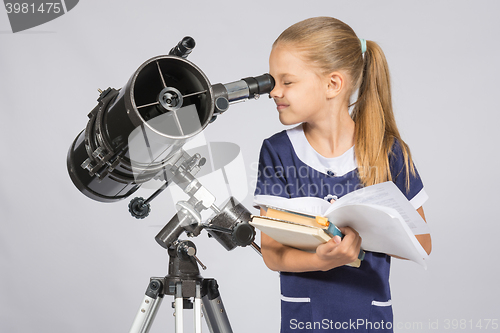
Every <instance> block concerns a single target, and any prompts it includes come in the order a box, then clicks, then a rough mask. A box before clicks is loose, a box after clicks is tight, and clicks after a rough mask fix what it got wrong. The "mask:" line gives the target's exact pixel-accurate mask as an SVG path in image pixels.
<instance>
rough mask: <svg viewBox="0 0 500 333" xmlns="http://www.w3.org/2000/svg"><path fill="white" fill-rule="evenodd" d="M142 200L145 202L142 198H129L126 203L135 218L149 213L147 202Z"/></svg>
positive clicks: (149, 208) (141, 217)
mask: <svg viewBox="0 0 500 333" xmlns="http://www.w3.org/2000/svg"><path fill="white" fill-rule="evenodd" d="M144 202H145V200H144V198H141V197H137V198H134V199H132V200H130V203H129V204H128V211H129V212H130V214H132V216H133V217H135V218H136V219H143V218H145V217H146V216H148V215H149V212H150V211H151V207H150V206H149V203H144Z"/></svg>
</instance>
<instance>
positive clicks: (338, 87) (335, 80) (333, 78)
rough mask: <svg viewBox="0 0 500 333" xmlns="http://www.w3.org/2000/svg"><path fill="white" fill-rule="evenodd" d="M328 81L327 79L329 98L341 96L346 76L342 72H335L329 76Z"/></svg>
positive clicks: (327, 94)
mask: <svg viewBox="0 0 500 333" xmlns="http://www.w3.org/2000/svg"><path fill="white" fill-rule="evenodd" d="M326 79H327V91H326V96H327V98H334V97H337V96H338V95H340V93H341V92H342V90H343V88H344V85H345V82H346V81H345V79H344V75H342V73H340V72H333V73H330V74H328V75H327V78H326Z"/></svg>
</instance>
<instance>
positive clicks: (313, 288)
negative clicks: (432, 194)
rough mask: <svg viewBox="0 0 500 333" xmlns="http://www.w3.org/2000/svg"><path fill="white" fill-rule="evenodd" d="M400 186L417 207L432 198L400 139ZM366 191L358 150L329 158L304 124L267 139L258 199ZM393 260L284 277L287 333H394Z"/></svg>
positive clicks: (396, 177) (396, 172) (395, 161)
mask: <svg viewBox="0 0 500 333" xmlns="http://www.w3.org/2000/svg"><path fill="white" fill-rule="evenodd" d="M389 164H390V170H391V175H392V178H393V181H394V183H395V184H396V185H397V186H398V187H399V188H400V190H401V191H402V192H403V194H405V196H406V197H407V198H408V200H410V202H411V203H412V205H413V206H414V207H415V209H416V208H419V207H420V206H422V204H423V203H424V202H425V200H426V199H427V194H426V193H425V190H424V188H423V184H422V181H421V179H420V177H419V175H418V173H416V175H415V176H412V175H411V174H410V187H409V190H408V191H407V189H406V171H405V168H404V158H403V153H402V150H401V147H400V145H399V142H397V140H396V141H395V142H394V145H393V147H392V153H391V154H390V155H389ZM360 187H361V184H360V181H359V178H358V173H357V165H356V157H355V156H354V147H352V148H351V149H349V150H348V151H346V152H345V153H344V154H343V155H341V156H338V157H334V158H325V157H323V156H321V155H320V154H319V153H317V152H316V151H315V150H314V149H313V148H312V147H311V145H310V144H309V142H308V141H307V139H306V137H305V134H304V132H303V129H302V125H299V126H297V127H295V128H292V129H289V130H285V131H282V132H280V133H277V134H275V135H273V136H272V137H270V138H268V139H266V140H264V142H263V145H262V148H261V151H260V160H259V173H258V177H257V186H256V190H255V195H263V194H266V195H275V196H281V197H284V198H295V197H304V196H311V197H319V198H324V199H326V200H329V199H331V198H341V197H342V196H344V195H345V194H347V193H350V192H352V191H354V190H356V189H359V188H360ZM390 262H391V258H390V257H389V256H388V255H386V254H382V253H375V252H369V251H367V252H366V255H365V258H364V260H363V261H362V263H361V266H360V267H359V268H354V267H349V266H342V267H337V268H334V269H332V270H330V271H327V272H322V271H317V272H306V273H290V272H280V284H281V294H282V296H281V300H282V301H281V332H282V333H284V332H325V331H328V330H331V331H341V332H357V333H362V332H392V331H393V330H392V321H393V315H392V305H391V293H390V287H389V271H390Z"/></svg>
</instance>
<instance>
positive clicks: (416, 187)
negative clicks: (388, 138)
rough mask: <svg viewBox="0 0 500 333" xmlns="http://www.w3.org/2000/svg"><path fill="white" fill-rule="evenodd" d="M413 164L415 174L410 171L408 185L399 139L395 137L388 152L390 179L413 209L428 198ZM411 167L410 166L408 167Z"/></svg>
mask: <svg viewBox="0 0 500 333" xmlns="http://www.w3.org/2000/svg"><path fill="white" fill-rule="evenodd" d="M413 166H414V169H415V174H413V173H412V172H411V171H410V174H409V180H410V181H409V186H408V183H407V174H408V173H407V171H406V168H405V164H404V155H403V150H402V149H401V145H400V143H399V141H398V140H397V139H396V140H395V141H394V144H393V146H392V152H391V153H390V154H389V167H390V170H391V176H392V181H393V182H394V183H395V184H396V186H397V187H398V188H399V189H400V190H401V192H402V193H403V194H404V195H405V196H406V198H407V199H408V200H409V201H410V203H411V204H412V205H413V207H414V208H415V209H417V208H419V207H421V206H422V205H423V204H424V202H425V201H426V200H427V199H428V196H427V193H426V192H425V189H424V184H423V182H422V179H421V178H420V175H419V173H418V171H417V168H416V167H415V165H413ZM410 169H411V168H410Z"/></svg>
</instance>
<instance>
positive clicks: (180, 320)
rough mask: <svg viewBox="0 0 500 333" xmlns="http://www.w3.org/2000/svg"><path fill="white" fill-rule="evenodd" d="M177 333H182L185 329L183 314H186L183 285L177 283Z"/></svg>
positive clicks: (175, 302)
mask: <svg viewBox="0 0 500 333" xmlns="http://www.w3.org/2000/svg"><path fill="white" fill-rule="evenodd" d="M174 304H175V333H182V332H183V331H184V327H183V322H184V319H183V312H184V299H183V297H182V283H181V282H177V284H176V285H175V301H174Z"/></svg>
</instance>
